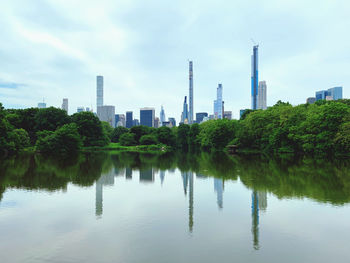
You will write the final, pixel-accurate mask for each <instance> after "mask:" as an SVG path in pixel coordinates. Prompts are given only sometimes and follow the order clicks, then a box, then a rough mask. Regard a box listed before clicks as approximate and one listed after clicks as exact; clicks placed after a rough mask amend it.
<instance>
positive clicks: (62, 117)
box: [34, 107, 70, 131]
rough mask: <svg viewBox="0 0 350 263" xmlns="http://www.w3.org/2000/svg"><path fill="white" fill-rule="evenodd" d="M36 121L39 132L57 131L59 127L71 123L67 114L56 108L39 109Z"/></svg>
mask: <svg viewBox="0 0 350 263" xmlns="http://www.w3.org/2000/svg"><path fill="white" fill-rule="evenodd" d="M34 119H35V124H36V126H35V128H36V130H37V131H43V130H47V131H55V130H56V129H57V128H58V127H61V126H62V125H64V124H67V123H70V117H69V116H68V115H67V112H66V111H65V110H61V109H58V108H54V107H50V108H46V109H39V111H38V112H37V113H36V114H35V117H34Z"/></svg>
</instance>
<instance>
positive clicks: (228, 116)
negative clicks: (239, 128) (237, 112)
mask: <svg viewBox="0 0 350 263" xmlns="http://www.w3.org/2000/svg"><path fill="white" fill-rule="evenodd" d="M224 119H228V120H232V111H224Z"/></svg>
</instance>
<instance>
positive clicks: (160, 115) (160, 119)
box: [159, 106, 166, 126]
mask: <svg viewBox="0 0 350 263" xmlns="http://www.w3.org/2000/svg"><path fill="white" fill-rule="evenodd" d="M159 121H160V126H162V123H163V122H165V121H166V119H165V112H164V108H163V106H161V109H160V114H159Z"/></svg>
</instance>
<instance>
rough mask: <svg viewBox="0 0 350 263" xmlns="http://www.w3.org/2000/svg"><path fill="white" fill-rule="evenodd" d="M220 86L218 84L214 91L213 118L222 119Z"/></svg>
mask: <svg viewBox="0 0 350 263" xmlns="http://www.w3.org/2000/svg"><path fill="white" fill-rule="evenodd" d="M222 104H223V103H222V84H219V85H218V87H217V89H216V100H214V118H216V119H222V118H223V116H222V114H223V110H222Z"/></svg>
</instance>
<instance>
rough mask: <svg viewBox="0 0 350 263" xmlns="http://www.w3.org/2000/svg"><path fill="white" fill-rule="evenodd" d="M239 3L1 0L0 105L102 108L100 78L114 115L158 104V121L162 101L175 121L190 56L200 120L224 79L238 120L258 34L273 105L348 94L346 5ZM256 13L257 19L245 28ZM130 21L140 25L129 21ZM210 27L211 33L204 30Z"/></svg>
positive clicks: (227, 102) (262, 67) (245, 98)
mask: <svg viewBox="0 0 350 263" xmlns="http://www.w3.org/2000/svg"><path fill="white" fill-rule="evenodd" d="M223 3H225V9H222V4H223ZM138 4H139V5H140V3H138ZM239 5H240V8H239V9H237V8H235V4H233V3H229V2H220V1H219V2H218V3H215V5H214V4H210V3H201V4H199V3H191V4H190V5H188V4H185V2H182V1H179V2H177V3H173V4H172V5H170V6H168V5H165V4H164V3H162V2H157V1H154V2H152V3H149V4H147V5H146V4H141V7H140V8H138V9H135V8H134V3H133V1H130V2H128V3H125V4H123V5H121V6H120V5H118V4H116V3H113V1H107V0H106V1H101V3H99V4H98V5H97V4H93V3H85V2H79V1H77V2H76V3H74V4H73V3H68V2H67V3H53V2H48V1H46V2H45V1H40V3H39V2H38V3H27V2H25V1H11V2H2V3H1V4H0V8H1V10H2V17H1V22H2V25H3V26H2V27H1V29H0V32H1V34H2V36H3V39H5V40H6V41H3V42H2V43H1V44H0V50H2V51H3V52H2V53H1V60H0V63H1V67H0V68H1V71H0V97H1V102H2V103H3V104H4V106H5V107H6V108H26V107H35V106H36V105H37V103H38V101H41V99H42V98H43V97H44V98H45V102H46V103H47V105H48V106H55V107H61V104H62V98H68V99H69V113H70V114H72V113H74V112H75V110H76V109H77V107H79V106H82V105H84V106H89V107H91V105H92V108H93V110H94V111H95V112H96V110H97V109H96V108H95V107H96V106H95V103H96V98H95V96H96V84H95V78H96V75H103V76H104V77H105V85H104V94H105V96H104V104H106V105H115V107H116V112H117V113H125V112H126V111H130V110H132V111H134V112H135V113H137V112H138V109H139V108H141V107H143V106H152V107H155V108H156V109H157V111H156V115H159V112H158V109H159V105H164V107H165V109H166V112H167V115H168V116H173V117H175V118H176V119H177V120H180V114H181V112H182V105H181V104H182V101H183V96H184V95H185V94H186V95H187V94H188V75H187V74H188V73H187V72H188V62H187V61H188V59H191V61H193V63H194V64H195V81H194V87H195V91H194V114H195V113H196V112H208V113H210V112H211V109H212V100H213V98H214V96H215V93H214V92H213V88H214V87H216V85H217V83H218V82H221V83H223V85H224V86H225V99H224V100H225V110H230V111H232V112H233V118H238V117H239V116H238V112H239V109H244V108H250V95H251V94H250V55H251V47H252V43H251V40H250V39H251V38H253V39H254V40H255V41H256V42H258V43H259V47H260V49H261V50H260V51H261V52H260V54H259V58H260V61H261V63H260V65H259V67H260V76H259V79H261V80H266V81H267V84H268V88H269V91H268V96H269V98H268V101H267V102H268V105H267V106H271V105H273V104H274V103H276V102H277V101H278V100H282V101H289V102H290V103H292V104H293V105H297V104H300V103H304V102H305V98H307V97H311V96H314V93H315V91H316V90H327V89H329V88H331V87H337V86H343V87H344V94H343V97H345V98H346V97H348V94H347V89H346V87H347V86H348V85H349V84H350V80H349V78H348V74H347V71H346V69H347V68H348V66H349V61H348V58H347V57H346V56H344V54H347V49H346V45H345V44H344V43H347V36H346V34H343V33H342V32H344V30H345V29H346V28H347V25H348V24H349V21H350V20H349V18H348V17H347V15H346V12H345V10H347V8H348V7H349V4H348V3H346V2H345V1H332V2H328V3H326V2H324V3H321V4H320V5H319V6H318V7H317V8H316V9H317V12H316V11H315V12H313V13H312V12H311V13H310V12H309V11H308V12H306V11H305V10H309V8H308V7H310V8H311V7H313V6H312V5H311V3H307V4H305V2H302V1H288V2H287V4H285V5H283V6H278V7H276V5H275V4H274V1H264V3H258V4H257V3H245V2H243V1H242V2H239ZM305 5H306V6H305ZM29 7H30V8H29ZM75 7H79V9H78V8H75ZM155 7H157V8H155ZM256 8H259V10H260V11H259V15H258V16H254V17H252V19H250V20H249V23H248V24H249V25H246V26H245V25H244V24H245V22H246V17H248V16H249V14H250V13H251V12H252V10H255V9H256ZM313 8H314V7H313ZM155 9H156V10H158V11H157V12H156V13H155V12H154V11H153V10H155ZM77 10H78V11H77ZM96 10H97V11H96ZM141 10H142V11H141ZM291 10H292V11H293V12H290V11H291ZM329 10H332V12H331V14H329ZM95 11H96V15H95V16H93V17H92V16H91V12H93V13H94V14H95ZM102 11H103V12H102ZM145 11H147V12H145ZM165 14H167V15H165ZM169 14H170V15H169ZM130 17H131V18H137V19H132V23H130ZM152 17H154V19H152ZM324 17H327V19H324ZM159 19H161V20H162V23H161V24H159V23H157V21H159ZM209 21H211V22H210V23H209ZM208 23H209V24H208ZM208 25H209V26H208ZM203 26H206V28H207V30H206V31H203V30H199V29H200V28H202V27H203ZM320 28H322V31H321V30H320ZM325 34H327V35H328V37H327V38H325V37H324V35H325ZM159 35H164V36H165V37H164V38H159ZM179 39H180V41H179ZM217 39H220V41H217ZM334 40H336V41H334ZM310 68H312V69H313V70H312V72H311V71H310ZM106 94H108V96H107V95H106ZM151 95H152V96H151ZM150 96H151V97H150ZM125 98H128V100H126V99H125ZM174 98H176V99H174ZM150 99H152V103H150ZM135 118H137V119H139V116H137V115H135Z"/></svg>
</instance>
